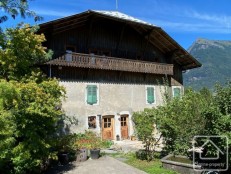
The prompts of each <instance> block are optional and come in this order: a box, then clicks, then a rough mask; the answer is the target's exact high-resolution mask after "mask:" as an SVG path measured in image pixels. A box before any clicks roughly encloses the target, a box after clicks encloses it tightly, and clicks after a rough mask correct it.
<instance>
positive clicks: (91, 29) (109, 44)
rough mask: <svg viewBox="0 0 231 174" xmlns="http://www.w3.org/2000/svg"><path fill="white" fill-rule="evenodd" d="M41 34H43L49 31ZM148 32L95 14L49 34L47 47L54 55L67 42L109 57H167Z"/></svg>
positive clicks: (161, 60)
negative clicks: (87, 19) (79, 23)
mask: <svg viewBox="0 0 231 174" xmlns="http://www.w3.org/2000/svg"><path fill="white" fill-rule="evenodd" d="M45 35H46V37H47V36H48V35H49V34H45ZM148 35H149V33H146V34H144V35H142V34H140V33H138V32H137V31H136V30H135V29H134V28H133V27H131V26H130V25H127V24H124V23H120V22H115V21H108V20H105V19H101V18H100V19H98V18H96V19H94V20H93V19H92V20H91V21H89V23H88V24H86V25H83V26H76V28H75V29H72V30H68V31H65V32H60V33H52V35H51V34H50V36H49V39H51V40H52V41H51V42H49V45H48V48H50V49H52V50H54V52H55V56H56V57H57V55H58V53H59V52H64V51H66V46H70V45H71V46H74V47H75V48H76V52H79V53H85V54H88V53H89V51H90V50H102V51H103V50H106V51H109V52H110V53H111V56H113V57H118V58H121V57H122V58H126V59H133V60H134V59H135V60H144V61H152V62H159V63H166V62H167V60H166V59H167V58H166V57H165V55H164V54H163V53H162V52H161V51H160V50H158V49H157V48H155V47H154V46H153V45H152V44H151V43H150V42H149V41H148ZM56 57H55V58H56Z"/></svg>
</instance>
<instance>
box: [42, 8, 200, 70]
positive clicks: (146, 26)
mask: <svg viewBox="0 0 231 174" xmlns="http://www.w3.org/2000/svg"><path fill="white" fill-rule="evenodd" d="M91 17H101V18H107V19H110V20H114V21H119V22H124V23H127V24H129V25H130V26H131V27H133V28H134V29H135V30H136V31H137V32H138V33H140V34H141V35H143V36H144V37H145V38H146V39H148V40H149V42H150V43H151V44H153V45H154V46H155V47H156V48H158V49H159V50H160V51H161V52H162V53H164V54H165V55H169V56H173V58H174V60H175V61H176V62H177V63H178V64H179V65H181V67H182V69H183V70H187V69H192V68H197V67H200V66H201V63H200V62H198V61H197V60H196V59H195V58H194V57H193V56H192V55H190V54H189V53H188V52H187V51H186V50H185V49H184V48H183V47H181V46H180V45H179V44H178V43H177V42H176V41H175V40H174V39H172V38H171V37H170V36H169V35H168V34H167V33H166V32H165V31H164V30H163V29H162V28H160V27H158V26H156V25H153V24H150V23H147V22H145V21H142V20H139V19H136V18H134V17H131V16H129V15H126V14H123V13H121V12H118V11H94V10H88V11H85V12H82V13H79V14H75V15H72V16H68V17H64V18H60V19H57V20H53V21H50V22H47V23H43V24H40V32H44V33H46V32H52V33H53V34H54V35H55V34H57V33H60V32H63V31H67V30H70V29H74V28H76V26H81V25H86V23H87V22H88V21H89V20H90V18H91Z"/></svg>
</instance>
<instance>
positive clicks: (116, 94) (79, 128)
mask: <svg viewBox="0 0 231 174" xmlns="http://www.w3.org/2000/svg"><path fill="white" fill-rule="evenodd" d="M60 83H61V85H62V86H64V87H65V88H66V92H67V93H66V99H65V101H64V102H63V104H62V107H63V109H64V111H65V113H66V114H67V115H68V116H71V117H75V118H76V119H77V120H78V124H77V125H71V127H70V130H71V132H75V133H77V132H84V131H85V130H92V131H95V132H96V133H98V134H100V133H101V123H100V122H101V119H102V118H103V117H104V116H108V115H111V116H113V117H114V125H113V127H114V134H113V135H114V138H113V139H116V135H119V137H121V130H120V128H121V126H120V125H121V124H120V116H121V115H128V136H129V137H130V136H131V135H132V134H133V133H134V129H133V122H132V119H131V118H132V114H133V112H136V111H142V110H143V109H144V108H152V107H156V106H158V105H161V104H162V103H163V97H162V93H163V91H164V89H165V88H164V86H160V85H159V86H158V85H139V84H113V83H87V82H78V81H61V82H60ZM87 85H96V86H97V96H98V97H97V103H96V104H93V105H89V104H87V102H86V100H87V99H86V96H87ZM150 86H151V87H154V98H155V101H154V103H152V104H149V103H147V87H150ZM89 116H95V117H96V128H91V129H89V127H88V117H89Z"/></svg>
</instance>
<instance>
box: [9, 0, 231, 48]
mask: <svg viewBox="0 0 231 174" xmlns="http://www.w3.org/2000/svg"><path fill="white" fill-rule="evenodd" d="M230 7H231V1H230V0H221V1H218V0H118V11H120V12H122V13H125V14H127V15H130V16H133V17H136V18H139V19H142V20H144V21H146V22H149V23H152V24H155V25H157V26H160V27H162V28H163V29H164V30H165V31H166V32H167V33H168V34H169V35H170V36H171V37H172V38H173V39H175V40H176V41H177V42H178V43H179V44H180V45H181V46H183V47H184V48H185V49H188V48H189V46H190V45H191V44H192V43H193V42H194V41H195V40H196V39H198V38H207V39H213V40H231V38H230V37H231V10H230ZM30 9H32V10H34V11H35V12H37V13H38V14H39V15H41V16H43V17H44V20H43V21H42V22H46V21H50V20H53V19H57V18H61V17H65V16H68V15H72V14H76V13H79V12H83V11H86V10H88V9H92V10H116V0H50V1H49V0H32V1H31V2H30ZM18 21H22V19H21V18H17V20H15V21H13V20H9V21H8V22H7V24H5V25H7V26H14V25H15V23H16V22H18ZM24 21H25V22H27V23H31V24H34V22H33V21H32V20H31V19H26V20H24Z"/></svg>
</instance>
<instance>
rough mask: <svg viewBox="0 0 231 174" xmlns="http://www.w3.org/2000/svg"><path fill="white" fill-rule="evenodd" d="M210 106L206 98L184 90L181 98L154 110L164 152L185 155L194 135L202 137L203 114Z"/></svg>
mask: <svg viewBox="0 0 231 174" xmlns="http://www.w3.org/2000/svg"><path fill="white" fill-rule="evenodd" d="M209 105H210V102H209V100H207V96H205V95H204V94H202V93H200V92H195V91H192V90H191V89H188V90H186V92H185V95H184V96H183V97H182V98H174V99H173V100H172V101H170V102H168V103H167V104H166V105H165V106H161V107H159V108H158V109H157V110H156V113H157V117H158V119H159V122H160V132H161V133H162V135H163V137H164V140H165V145H166V146H165V150H167V151H168V152H172V153H176V154H185V153H186V152H187V150H188V149H189V147H191V144H192V140H193V137H194V136H195V135H204V133H203V132H204V129H205V125H206V121H207V120H206V119H205V118H204V117H203V114H204V112H205V110H206V108H207V107H208V106H209Z"/></svg>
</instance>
